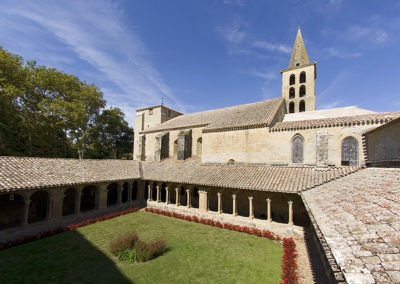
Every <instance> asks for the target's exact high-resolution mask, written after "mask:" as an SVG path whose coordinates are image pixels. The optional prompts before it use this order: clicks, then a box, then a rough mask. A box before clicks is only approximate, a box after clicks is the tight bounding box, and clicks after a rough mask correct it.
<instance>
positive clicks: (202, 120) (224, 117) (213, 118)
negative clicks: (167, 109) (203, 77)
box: [143, 98, 284, 133]
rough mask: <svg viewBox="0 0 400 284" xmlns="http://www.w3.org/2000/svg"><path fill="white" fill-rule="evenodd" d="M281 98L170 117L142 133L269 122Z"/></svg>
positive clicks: (246, 125)
mask: <svg viewBox="0 0 400 284" xmlns="http://www.w3.org/2000/svg"><path fill="white" fill-rule="evenodd" d="M283 102H284V100H283V99H282V98H275V99H270V100H266V101H261V102H256V103H250V104H244V105H237V106H231V107H226V108H219V109H213V110H207V111H202V112H196V113H189V114H184V115H180V116H177V117H175V118H172V119H170V120H168V121H166V122H164V123H163V124H161V125H158V126H155V127H152V128H149V129H148V130H146V131H143V132H144V133H147V132H156V131H165V130H171V129H183V128H189V127H199V126H207V128H206V131H210V132H211V131H214V130H217V129H218V130H220V129H230V128H233V127H248V126H250V127H256V126H264V125H268V124H270V123H271V121H272V120H273V118H274V116H275V113H276V111H277V109H278V107H279V106H280V105H281V104H282V103H283Z"/></svg>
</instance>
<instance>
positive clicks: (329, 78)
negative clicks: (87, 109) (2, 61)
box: [0, 0, 400, 125]
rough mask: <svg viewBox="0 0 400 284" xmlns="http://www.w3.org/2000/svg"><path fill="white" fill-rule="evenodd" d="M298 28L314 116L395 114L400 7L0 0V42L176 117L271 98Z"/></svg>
mask: <svg viewBox="0 0 400 284" xmlns="http://www.w3.org/2000/svg"><path fill="white" fill-rule="evenodd" d="M298 26H300V27H301V30H302V34H303V38H304V41H305V45H306V48H307V52H308V56H309V58H310V60H311V61H317V73H318V76H317V81H316V95H317V109H323V108H331V107H342V106H350V105H357V106H359V107H362V108H367V109H371V110H375V111H379V112H384V111H399V110H400V90H399V89H400V88H399V87H398V82H399V77H400V76H399V75H400V71H399V68H398V65H399V62H400V1H395V0H394V1H390V0H385V1H378V0H377V1H374V0H371V1H346V0H330V1H328V0H327V1H320V0H302V1H261V0H259V1H257V0H252V1H250V0H204V1H200V0H196V1H195V0H193V1H187V0H171V1H162V0H159V1H155V0H146V1H130V0H121V1H104V0H96V1H71V0H69V1H28V0H26V1H17V0H12V1H8V0H0V45H1V46H3V47H4V48H6V49H7V50H9V51H11V52H14V53H17V54H20V55H22V56H23V57H24V58H25V59H29V60H32V59H34V60H36V61H37V62H38V64H43V65H47V66H50V67H54V68H57V69H59V70H62V71H64V72H67V73H72V74H75V75H77V76H78V77H79V78H80V79H82V80H85V81H87V82H89V83H94V84H96V85H97V86H99V87H101V89H102V90H103V92H104V97H105V99H106V100H107V102H108V104H109V105H112V106H117V107H120V108H121V109H122V110H123V111H124V112H125V113H126V115H127V119H128V121H129V123H130V124H131V125H132V124H133V116H134V113H135V109H137V108H141V107H146V106H151V105H158V104H160V103H161V97H163V99H164V104H165V105H167V106H169V107H172V108H174V109H177V110H180V111H183V112H185V113H188V112H195V111H202V110H207V109H213V108H218V107H225V106H231V105H237V104H244V103H249V102H255V101H260V100H264V99H269V98H275V97H280V96H281V75H280V72H279V71H280V70H281V69H284V68H287V66H288V64H289V59H290V53H291V49H292V46H293V44H294V40H295V37H296V32H297V27H298Z"/></svg>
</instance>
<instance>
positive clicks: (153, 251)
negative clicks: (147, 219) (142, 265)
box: [135, 239, 167, 262]
mask: <svg viewBox="0 0 400 284" xmlns="http://www.w3.org/2000/svg"><path fill="white" fill-rule="evenodd" d="M166 245H167V242H166V240H164V239H157V240H155V241H152V242H150V243H145V242H143V241H141V240H139V241H137V242H136V245H135V250H136V257H137V259H138V261H140V262H145V261H148V260H151V259H153V258H156V257H157V256H160V255H162V254H163V253H164V251H165V247H166Z"/></svg>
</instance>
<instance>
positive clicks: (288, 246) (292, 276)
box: [281, 238, 299, 284]
mask: <svg viewBox="0 0 400 284" xmlns="http://www.w3.org/2000/svg"><path fill="white" fill-rule="evenodd" d="M282 246H283V256H282V276H281V278H282V280H283V283H284V284H297V283H299V279H298V276H297V272H296V269H297V260H296V258H297V252H296V243H295V242H294V240H293V239H292V238H285V239H283V244H282Z"/></svg>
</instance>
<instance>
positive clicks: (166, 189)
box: [165, 185, 171, 204]
mask: <svg viewBox="0 0 400 284" xmlns="http://www.w3.org/2000/svg"><path fill="white" fill-rule="evenodd" d="M170 203H171V200H170V196H169V187H168V185H167V186H166V187H165V204H170Z"/></svg>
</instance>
